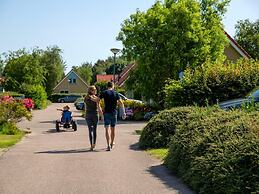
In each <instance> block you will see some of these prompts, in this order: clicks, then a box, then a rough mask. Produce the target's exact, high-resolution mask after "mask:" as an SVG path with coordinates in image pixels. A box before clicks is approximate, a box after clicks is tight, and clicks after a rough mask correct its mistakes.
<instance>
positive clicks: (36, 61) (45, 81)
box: [3, 46, 65, 95]
mask: <svg viewBox="0 0 259 194" xmlns="http://www.w3.org/2000/svg"><path fill="white" fill-rule="evenodd" d="M60 54H61V49H59V48H58V47H57V46H53V47H47V49H46V50H41V49H39V48H34V49H33V50H32V51H26V50H25V49H20V50H17V51H13V52H11V51H10V52H9V53H8V54H5V61H4V65H5V67H4V72H3V74H4V76H5V77H6V81H5V89H6V90H8V91H15V92H21V88H22V85H24V84H26V85H42V86H44V89H45V90H46V91H47V94H48V95H50V94H51V93H52V90H53V88H54V87H55V85H56V84H57V83H58V81H60V79H61V78H62V76H63V74H64V69H65V63H64V61H63V60H62V57H61V55H60Z"/></svg>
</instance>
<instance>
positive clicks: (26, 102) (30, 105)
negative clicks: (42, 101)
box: [22, 98, 34, 110]
mask: <svg viewBox="0 0 259 194" xmlns="http://www.w3.org/2000/svg"><path fill="white" fill-rule="evenodd" d="M22 103H23V105H24V106H25V108H27V110H31V109H33V108H34V102H33V100H32V99H31V98H25V99H23V100H22Z"/></svg>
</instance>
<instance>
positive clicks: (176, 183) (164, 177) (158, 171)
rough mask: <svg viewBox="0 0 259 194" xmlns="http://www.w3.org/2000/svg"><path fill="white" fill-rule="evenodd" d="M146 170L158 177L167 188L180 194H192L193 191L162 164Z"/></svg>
mask: <svg viewBox="0 0 259 194" xmlns="http://www.w3.org/2000/svg"><path fill="white" fill-rule="evenodd" d="M147 172H149V173H151V174H152V175H153V176H154V177H156V178H157V179H159V180H160V181H161V182H162V183H163V184H164V185H166V186H167V187H168V188H172V189H174V190H178V191H179V193H181V194H194V192H193V191H191V190H190V189H189V188H188V187H187V186H185V185H184V184H183V183H182V181H181V180H180V179H178V178H177V177H175V176H174V175H173V174H172V173H170V172H169V170H168V169H167V168H166V167H165V166H164V165H162V164H160V165H157V166H151V167H149V169H148V170H147Z"/></svg>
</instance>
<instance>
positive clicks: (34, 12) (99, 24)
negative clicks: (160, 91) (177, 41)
mask: <svg viewBox="0 0 259 194" xmlns="http://www.w3.org/2000/svg"><path fill="white" fill-rule="evenodd" d="M154 2H155V0H123V1H122V0H0V53H3V52H7V51H8V50H11V51H13V50H17V49H19V48H27V49H30V48H33V47H35V46H38V47H40V48H43V49H45V48H46V47H47V46H51V45H57V46H59V47H60V48H61V49H62V50H63V54H62V56H63V59H64V60H65V61H66V64H67V71H69V70H70V68H71V66H73V65H80V64H81V63H82V62H85V61H88V62H92V63H94V62H95V61H96V60H97V59H106V58H107V57H108V56H111V55H112V53H111V52H110V48H112V47H118V48H122V45H121V43H120V42H118V41H116V36H117V34H118V32H119V31H120V25H121V23H122V22H123V20H125V19H126V18H128V17H129V15H130V14H132V13H134V12H135V11H136V9H137V8H139V9H140V10H141V11H144V10H146V9H148V8H149V7H151V5H152V4H153V3H154ZM246 18H249V19H250V20H252V21H255V20H256V19H259V0H232V1H231V4H230V6H229V8H228V12H227V14H226V16H225V17H224V20H223V23H224V25H225V29H226V31H227V32H228V33H229V34H230V35H232V36H233V35H234V33H235V29H234V26H235V24H236V22H237V21H238V20H241V19H246Z"/></svg>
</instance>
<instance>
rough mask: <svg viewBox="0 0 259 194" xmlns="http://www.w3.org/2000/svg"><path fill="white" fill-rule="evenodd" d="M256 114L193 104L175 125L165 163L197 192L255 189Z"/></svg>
mask: <svg viewBox="0 0 259 194" xmlns="http://www.w3.org/2000/svg"><path fill="white" fill-rule="evenodd" d="M258 118H259V112H257V111H254V112H250V113H246V112H243V111H239V110H236V111H229V112H226V111H223V110H220V109H217V108H196V109H195V111H193V112H191V113H190V114H189V115H188V119H183V120H182V122H181V123H180V125H178V126H177V129H176V131H175V135H174V136H173V137H172V140H171V143H170V149H169V154H168V156H167V157H166V159H165V164H166V165H167V166H168V168H169V169H171V170H172V171H174V172H175V173H176V174H178V175H179V176H180V177H181V178H182V179H183V180H184V181H185V182H186V183H187V184H189V185H190V186H191V187H192V188H193V189H194V190H195V191H197V192H198V193H212V194H214V193H215V194H220V193H230V194H232V193H233V194H234V193H235V194H238V193H240V194H241V193H253V192H254V193H258V192H259V131H258V129H259V120H258Z"/></svg>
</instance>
